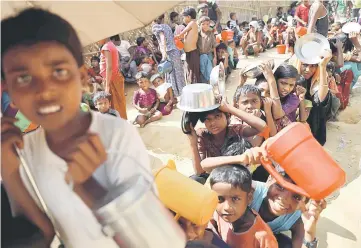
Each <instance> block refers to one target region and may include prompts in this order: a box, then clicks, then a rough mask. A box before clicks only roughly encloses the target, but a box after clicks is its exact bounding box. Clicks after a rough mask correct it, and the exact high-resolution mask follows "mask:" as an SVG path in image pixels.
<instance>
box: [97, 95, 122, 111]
mask: <svg viewBox="0 0 361 248" xmlns="http://www.w3.org/2000/svg"><path fill="white" fill-rule="evenodd" d="M110 101H111V100H110V94H108V93H106V92H105V91H99V92H97V93H95V94H94V97H93V102H94V105H95V107H96V108H97V109H98V111H99V112H100V113H102V114H108V115H113V116H115V117H120V115H119V112H118V111H116V110H115V109H112V108H111V107H110Z"/></svg>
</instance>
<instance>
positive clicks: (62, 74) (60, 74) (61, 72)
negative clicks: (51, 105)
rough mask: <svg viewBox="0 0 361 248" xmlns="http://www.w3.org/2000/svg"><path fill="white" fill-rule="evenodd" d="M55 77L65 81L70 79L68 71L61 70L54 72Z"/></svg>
mask: <svg viewBox="0 0 361 248" xmlns="http://www.w3.org/2000/svg"><path fill="white" fill-rule="evenodd" d="M53 75H54V76H55V77H56V78H58V79H60V80H64V79H67V78H68V75H69V71H68V70H66V69H60V68H59V69H55V70H54V72H53Z"/></svg>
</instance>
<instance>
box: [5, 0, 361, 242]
mask: <svg viewBox="0 0 361 248" xmlns="http://www.w3.org/2000/svg"><path fill="white" fill-rule="evenodd" d="M200 2H202V3H201V4H200V5H199V6H198V8H197V10H196V9H195V8H192V7H186V8H185V9H184V11H183V13H182V16H183V20H179V19H180V18H179V15H178V13H175V12H172V13H171V14H170V20H171V22H172V24H171V25H167V24H165V23H164V19H165V17H164V15H161V16H159V17H158V18H157V19H156V20H155V21H154V23H153V26H152V32H153V36H152V43H153V45H154V47H150V45H149V43H148V41H147V40H146V39H145V38H144V37H138V38H137V40H136V43H137V45H136V47H134V50H132V49H131V47H132V46H131V45H130V43H129V42H127V41H123V40H121V39H120V37H119V36H118V35H116V36H112V37H110V38H109V39H108V41H107V43H105V44H104V46H103V47H102V48H101V56H100V57H96V56H94V57H92V58H91V68H89V70H88V75H89V80H88V82H87V83H86V84H83V86H84V88H83V97H82V104H81V105H80V106H79V108H81V110H82V111H84V112H88V111H90V110H97V111H99V112H100V113H102V114H109V115H112V116H115V117H119V118H123V119H126V110H125V105H124V104H125V103H124V102H125V100H124V98H125V94H124V85H123V88H121V87H120V86H119V85H121V83H123V84H124V78H125V79H127V78H128V79H129V81H132V80H134V81H136V82H137V84H138V86H139V89H137V90H136V91H135V92H134V95H133V105H134V108H135V109H136V110H137V111H138V112H139V114H138V115H137V117H136V118H135V120H134V121H132V123H133V124H134V125H139V126H140V127H144V126H146V125H147V124H149V123H151V122H154V121H157V120H159V119H160V118H162V116H165V115H169V114H171V112H172V110H173V108H174V107H175V104H176V103H177V102H178V101H179V98H180V97H182V96H181V93H182V89H183V87H184V86H185V85H186V83H209V81H210V73H211V71H212V69H213V68H214V66H216V65H218V64H220V63H221V62H222V63H223V65H224V67H225V69H226V70H227V74H229V73H231V71H232V70H235V69H236V68H237V64H238V63H241V60H240V59H241V58H240V56H239V55H238V50H239V49H241V50H242V52H243V55H244V56H245V57H248V56H249V55H251V54H254V55H255V56H258V54H259V53H260V52H264V51H265V50H266V49H269V48H272V47H274V46H276V45H278V44H286V46H287V47H288V49H289V50H287V52H288V51H289V52H290V53H291V54H293V49H292V48H293V47H294V44H295V42H296V40H297V39H298V34H297V31H296V28H295V25H294V21H293V19H291V18H288V19H289V22H287V23H285V22H284V21H280V19H277V18H270V19H269V20H268V21H267V23H264V22H263V20H259V19H258V18H257V17H253V18H252V20H251V21H250V22H249V23H248V22H242V23H240V24H238V21H237V19H236V15H235V13H232V14H231V15H230V21H229V23H228V24H229V25H228V27H227V28H226V27H225V28H224V29H223V30H222V28H221V27H220V23H219V22H218V21H217V18H220V14H219V8H218V7H215V6H214V4H213V3H209V2H208V3H204V1H200ZM211 11H213V15H214V14H215V13H216V14H217V15H218V17H217V18H216V21H215V20H214V19H215V18H214V16H212V17H210V16H209V15H210V12H211ZM218 20H219V19H218ZM342 25H343V24H342V23H335V24H334V25H333V26H332V29H331V30H330V32H329V37H328V38H329V42H330V47H331V49H330V50H325V55H324V57H323V58H322V59H321V61H320V62H319V63H318V64H305V63H302V62H301V61H300V60H299V59H298V58H297V57H296V56H292V57H291V58H290V59H289V60H287V61H285V62H284V63H282V64H281V65H279V66H278V67H277V69H276V70H275V71H274V72H273V71H272V68H271V66H270V65H269V64H268V63H267V61H265V62H264V63H262V64H261V65H260V68H261V71H262V75H260V76H258V77H257V78H256V80H255V82H250V81H249V80H248V78H247V76H246V74H245V73H244V71H243V70H241V71H240V81H239V84H238V87H237V89H236V90H235V92H234V97H233V99H232V100H230V103H229V102H228V101H227V100H226V99H224V98H223V99H222V101H221V103H220V107H219V108H216V109H213V110H210V111H207V112H201V113H197V114H196V115H195V118H196V120H197V121H200V122H202V123H203V124H204V128H197V127H196V126H191V132H190V134H188V138H189V146H190V148H191V151H192V159H193V168H194V175H193V176H191V178H192V179H194V180H195V181H197V182H199V183H201V184H208V185H209V187H211V189H212V190H213V191H215V192H216V193H217V194H218V199H219V202H218V206H217V209H216V211H215V213H214V216H213V218H212V219H211V220H210V222H209V223H208V225H207V226H201V227H200V226H196V225H195V224H194V223H191V222H190V221H188V220H186V219H181V220H180V221H179V224H180V226H181V227H182V228H183V230H184V231H185V233H186V235H187V238H188V240H189V241H195V240H198V241H203V243H202V242H201V243H199V244H198V245H200V244H203V245H204V246H203V247H214V246H210V245H211V244H213V245H215V247H232V248H237V247H271V248H274V247H299V248H301V247H302V248H306V247H307V248H309V247H316V246H317V242H318V241H317V238H316V226H317V221H318V218H319V216H320V213H321V212H322V210H323V209H325V207H326V204H325V201H324V200H321V201H315V200H313V199H308V198H306V197H305V196H302V195H299V194H297V193H294V192H292V191H290V190H288V189H285V188H283V187H282V186H281V185H280V184H279V183H278V182H277V181H276V180H275V179H274V178H272V177H271V176H270V175H269V173H268V172H267V171H266V170H265V169H264V167H262V166H260V157H261V156H262V155H264V153H265V150H264V147H263V144H264V142H266V140H267V139H268V137H273V136H275V135H276V134H277V133H278V132H280V131H281V130H282V129H284V128H285V127H287V126H288V125H289V124H291V123H293V122H301V123H304V125H306V126H307V127H308V128H309V129H310V130H311V132H312V134H313V136H314V137H315V138H316V139H317V141H318V142H319V143H320V144H321V145H324V144H325V142H326V122H327V121H328V120H335V119H337V112H338V110H339V109H344V108H345V107H346V106H347V103H348V98H349V94H350V91H351V89H352V87H354V86H355V84H356V82H357V80H358V77H359V76H360V75H361V74H360V71H361V70H360V69H359V68H360V67H359V63H360V62H361V60H360V57H359V53H360V52H361V45H360V44H359V42H358V38H359V36H360V33H359V32H351V33H347V34H346V33H344V32H342ZM230 30H231V31H232V32H229V31H230ZM230 34H232V36H231V35H230ZM178 41H180V43H179V42H178ZM63 49H65V47H63ZM66 51H67V50H66ZM79 53H80V52H79ZM181 57H183V58H181ZM166 62H168V65H166ZM74 63H75V62H74ZM169 64H171V70H168V69H167V66H169ZM159 68H162V70H165V72H162V71H161V70H158V69H159ZM22 80H25V79H22ZM79 81H80V77H79ZM126 81H127V80H126ZM79 84H80V82H79ZM3 94H4V95H6V94H7V91H6V88H2V95H3ZM119 98H120V100H119ZM3 99H4V98H3ZM8 102H11V101H10V100H9V101H8ZM122 104H123V106H121V105H122ZM8 105H9V106H10V107H11V111H13V109H15V111H17V110H16V108H15V107H14V106H11V105H10V104H8ZM6 111H7V110H6V109H4V110H2V112H3V113H5V112H6ZM74 112H76V111H74ZM82 114H83V113H82ZM82 114H80V115H82ZM100 116H102V115H100ZM124 116H125V117H124ZM102 117H104V116H102ZM98 118H99V116H98ZM105 120H108V121H109V122H113V121H114V122H115V119H114V118H108V117H106V118H105ZM119 123H120V122H119ZM117 124H118V123H117ZM75 126H76V125H74V127H75ZM36 128H37V127H36ZM117 128H118V127H117ZM118 129H119V128H118ZM64 130H65V128H64ZM21 131H22V132H25V129H24V130H21ZM52 131H53V130H52ZM103 131H104V130H103ZM110 136H111V135H110ZM110 136H109V137H110ZM107 137H108V136H107ZM109 137H108V138H109ZM132 137H133V136H132ZM112 144H113V143H112ZM123 148H124V147H123ZM59 149H60V148H59ZM144 150H145V149H144ZM102 162H104V161H102ZM275 166H276V167H277V165H275ZM277 168H278V169H279V173H280V174H281V175H282V176H283V177H284V179H285V180H286V181H288V182H291V183H294V181H293V180H292V179H291V178H290V177H289V176H288V175H287V174H286V173H285V172H284V171H283V170H282V168H279V167H277ZM287 231H291V236H290V237H288V236H287V235H284V234H283V233H284V232H287ZM207 245H208V246H207ZM188 247H192V246H188ZM193 247H202V246H196V244H195V245H194V246H193Z"/></svg>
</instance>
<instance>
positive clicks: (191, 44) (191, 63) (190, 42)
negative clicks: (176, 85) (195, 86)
mask: <svg viewBox="0 0 361 248" xmlns="http://www.w3.org/2000/svg"><path fill="white" fill-rule="evenodd" d="M196 17H197V12H196V10H195V9H194V8H191V7H186V8H185V9H184V11H183V22H184V23H185V24H187V27H186V28H185V29H184V30H183V31H182V32H181V33H180V34H179V35H176V36H175V37H176V38H183V37H184V51H185V53H186V62H187V71H188V76H189V78H188V79H187V81H188V83H199V82H200V81H201V80H200V68H199V63H200V61H199V50H198V49H197V41H198V25H197V21H196Z"/></svg>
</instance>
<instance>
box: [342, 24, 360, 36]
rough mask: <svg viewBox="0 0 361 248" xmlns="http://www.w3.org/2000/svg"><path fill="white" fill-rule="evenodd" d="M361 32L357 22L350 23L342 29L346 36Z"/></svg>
mask: <svg viewBox="0 0 361 248" xmlns="http://www.w3.org/2000/svg"><path fill="white" fill-rule="evenodd" d="M360 31H361V25H360V24H358V23H356V22H348V23H346V24H345V25H343V27H342V32H344V33H345V34H349V33H351V32H357V33H360Z"/></svg>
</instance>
